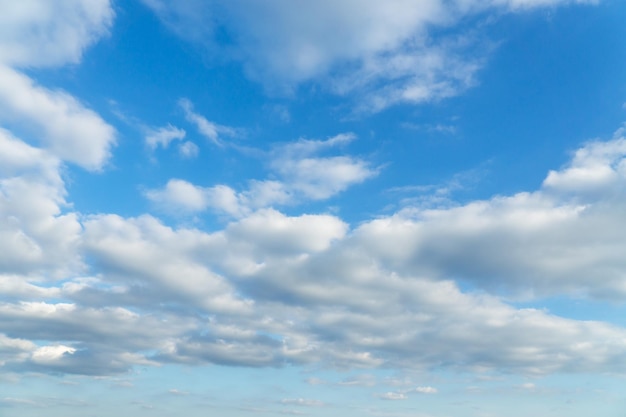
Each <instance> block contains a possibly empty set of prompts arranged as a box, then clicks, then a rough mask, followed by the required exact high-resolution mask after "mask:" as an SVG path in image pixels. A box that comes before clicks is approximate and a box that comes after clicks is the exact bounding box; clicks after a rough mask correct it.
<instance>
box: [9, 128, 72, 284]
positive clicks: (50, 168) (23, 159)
mask: <svg viewBox="0 0 626 417" xmlns="http://www.w3.org/2000/svg"><path fill="white" fill-rule="evenodd" d="M0 151H1V152H0V271H1V272H0V274H26V275H29V274H37V273H39V274H43V275H44V276H51V277H55V276H62V275H63V274H66V273H70V272H72V271H76V270H77V269H80V268H81V264H82V262H81V260H80V257H79V256H77V254H76V249H77V247H78V243H79V238H80V233H81V226H80V224H79V222H78V219H77V216H76V215H75V214H74V213H64V208H65V207H66V205H67V203H66V201H65V193H66V192H65V186H64V183H63V180H62V179H61V176H60V174H59V167H60V161H59V160H58V159H57V158H55V157H54V156H52V155H50V154H49V153H48V152H46V151H43V150H41V149H37V148H34V147H32V146H30V145H27V144H26V143H24V142H22V141H20V140H19V139H17V138H15V137H14V136H12V135H11V134H10V133H9V132H8V131H5V130H2V129H0Z"/></svg>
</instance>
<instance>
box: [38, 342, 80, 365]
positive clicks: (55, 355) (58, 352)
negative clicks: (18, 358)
mask: <svg viewBox="0 0 626 417" xmlns="http://www.w3.org/2000/svg"><path fill="white" fill-rule="evenodd" d="M75 352H76V349H75V348H73V347H70V346H63V345H54V346H42V347H40V348H37V350H35V351H34V352H33V356H32V359H33V361H34V362H36V363H43V364H47V363H50V362H56V361H58V360H59V359H61V358H63V356H65V355H73V354H74V353H75Z"/></svg>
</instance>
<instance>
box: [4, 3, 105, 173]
mask: <svg viewBox="0 0 626 417" xmlns="http://www.w3.org/2000/svg"><path fill="white" fill-rule="evenodd" d="M0 9H2V15H1V16H0V122H1V123H3V124H4V125H5V126H10V127H11V128H12V130H13V131H14V132H16V131H19V132H20V135H19V136H21V137H23V138H34V140H30V141H31V142H34V141H39V142H40V143H42V144H43V145H44V146H45V147H46V148H47V149H49V150H50V151H51V152H53V153H54V154H55V155H57V156H58V157H60V158H61V159H63V160H66V161H70V162H74V163H76V164H78V165H81V166H83V167H85V168H87V169H91V170H97V169H100V168H102V166H103V164H104V163H105V162H106V161H107V159H108V158H109V156H110V150H111V147H112V146H113V145H114V144H115V139H116V138H115V130H114V129H113V127H112V126H110V125H109V124H107V123H106V122H105V121H104V120H102V118H100V116H99V115H97V114H96V113H95V112H93V111H92V110H89V109H88V108H86V107H85V106H84V105H83V104H82V103H80V102H79V101H78V100H77V99H75V98H74V97H72V96H70V95H69V94H67V93H64V92H62V91H54V90H50V89H47V88H44V87H42V86H39V85H37V83H36V82H35V81H33V80H32V79H30V78H29V77H28V76H26V75H24V74H22V73H21V72H19V71H17V70H16V69H15V68H32V67H42V66H58V65H63V64H67V63H77V62H79V61H80V58H81V56H82V53H83V50H84V49H85V48H86V47H88V46H89V45H91V44H93V43H94V42H95V41H96V40H97V39H99V38H100V37H102V36H103V35H104V34H106V33H107V30H108V28H109V26H110V25H111V23H112V21H113V17H114V12H113V9H112V7H111V4H110V2H109V1H108V0H95V1H90V0H68V1H64V2H62V3H59V4H52V3H50V2H48V1H45V0H25V1H21V2H18V3H16V2H12V1H8V0H2V1H0Z"/></svg>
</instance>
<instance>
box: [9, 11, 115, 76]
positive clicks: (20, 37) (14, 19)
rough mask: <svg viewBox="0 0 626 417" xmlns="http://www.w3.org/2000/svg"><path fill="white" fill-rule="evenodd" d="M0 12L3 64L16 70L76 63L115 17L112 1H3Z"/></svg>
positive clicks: (104, 32) (106, 30)
mask: <svg viewBox="0 0 626 417" xmlns="http://www.w3.org/2000/svg"><path fill="white" fill-rule="evenodd" d="M0 9H2V15H1V16H0V28H2V29H0V45H2V47H1V48H0V62H2V63H4V64H7V65H10V66H13V67H42V66H57V65H63V64H66V63H77V62H79V61H80V59H81V56H82V53H83V51H84V50H85V48H87V47H88V46H90V45H92V44H93V43H94V42H96V41H97V40H98V39H99V38H101V37H102V36H104V35H106V34H107V33H108V30H109V28H110V26H111V24H112V23H113V18H114V16H115V13H114V11H113V7H112V5H111V2H110V1H109V0H67V1H63V2H60V3H54V4H53V3H50V2H48V1H45V0H25V1H20V2H14V1H11V0H1V1H0ZM4 76H5V75H2V76H0V78H3V77H4Z"/></svg>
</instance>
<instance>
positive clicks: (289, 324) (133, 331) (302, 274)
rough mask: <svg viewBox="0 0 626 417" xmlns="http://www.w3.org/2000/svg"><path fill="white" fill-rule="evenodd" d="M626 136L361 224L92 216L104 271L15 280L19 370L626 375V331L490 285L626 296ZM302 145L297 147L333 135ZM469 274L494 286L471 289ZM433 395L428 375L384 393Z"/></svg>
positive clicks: (89, 231) (275, 216)
mask: <svg viewBox="0 0 626 417" xmlns="http://www.w3.org/2000/svg"><path fill="white" fill-rule="evenodd" d="M333 140H337V141H340V140H343V139H333ZM624 141H625V139H624V138H623V137H621V136H618V137H616V138H614V139H613V140H611V141H608V142H591V143H589V144H587V145H585V146H584V147H583V148H581V149H580V150H579V151H578V152H577V153H576V154H575V156H574V158H573V160H572V162H571V163H570V164H569V165H567V166H565V167H563V168H562V169H560V170H558V171H553V172H551V173H549V174H548V176H547V179H546V181H545V182H544V185H543V186H542V187H541V188H540V189H539V190H537V191H534V192H530V193H522V194H518V195H513V196H508V197H505V196H498V197H494V198H492V199H490V200H485V201H477V202H471V203H468V204H466V205H462V206H457V207H448V208H440V209H433V208H426V209H422V208H420V207H414V208H412V209H405V210H403V211H401V212H398V213H396V214H395V215H392V216H389V217H384V218H378V219H374V220H371V221H368V222H364V223H363V224H361V225H359V226H358V227H356V228H353V229H350V227H349V226H348V225H347V224H346V223H344V222H343V221H341V219H339V218H337V217H335V216H332V215H328V214H325V215H300V216H293V217H291V216H287V215H285V214H282V213H280V212H278V211H276V210H274V209H261V210H258V211H253V212H251V213H248V214H244V215H243V216H242V217H241V218H240V219H237V220H233V221H232V222H231V223H229V224H228V225H227V226H226V227H225V228H224V229H223V230H218V231H215V232H211V233H208V232H205V231H201V230H197V229H187V228H179V229H175V228H172V227H170V226H167V225H164V224H163V223H162V222H161V221H159V220H158V219H156V218H154V217H152V216H149V215H144V216H141V217H138V218H123V217H120V216H116V215H98V216H91V217H88V218H86V219H85V220H84V221H83V222H82V225H81V226H82V228H83V229H77V230H76V232H75V234H76V235H77V239H78V241H79V242H78V246H75V247H73V249H72V251H70V252H71V253H72V254H73V255H74V256H80V257H85V258H88V259H90V268H91V277H89V276H87V277H86V276H85V275H72V274H71V273H67V274H66V275H65V276H64V277H67V278H63V279H60V280H59V281H57V282H56V283H52V284H53V285H50V284H47V285H45V286H44V285H42V284H41V283H40V282H39V280H40V279H41V276H40V275H37V274H34V273H33V274H31V275H30V276H29V275H27V274H26V273H25V272H24V271H20V270H19V268H17V267H14V268H13V269H14V270H15V273H14V276H13V277H12V278H8V277H5V278H4V279H2V280H0V285H1V286H2V288H3V294H6V295H5V296H4V301H3V302H2V303H0V324H1V326H0V328H2V329H3V335H2V338H0V343H2V345H1V346H2V347H1V348H0V352H2V355H3V356H2V357H3V361H4V362H5V367H7V369H12V370H49V371H61V372H73V373H86V374H103V373H111V372H120V371H123V370H125V369H128V368H129V367H131V366H133V365H136V364H156V363H169V362H174V363H192V364H201V363H217V364H222V365H245V366H280V365H283V364H287V363H291V364H307V363H321V364H324V365H325V366H329V367H337V368H355V367H356V368H359V367H362V368H375V367H390V368H402V369H416V370H423V369H432V368H439V367H448V368H454V369H462V370H468V371H474V372H486V371H493V370H499V371H508V372H516V373H522V374H526V375H542V374H547V373H553V372H617V373H623V372H626V369H625V368H624V366H623V364H624V363H626V362H625V361H624V359H626V357H625V354H624V352H626V329H623V328H619V327H615V326H612V325H609V324H607V323H602V322H594V321H579V320H574V319H568V318H564V317H558V316H555V315H553V314H550V313H549V312H547V311H544V310H538V309H533V308H523V309H520V308H515V307H513V306H511V305H508V304H506V303H505V302H503V301H502V300H501V299H500V298H499V297H498V296H496V295H490V294H489V292H490V291H492V289H493V288H496V289H498V290H499V289H501V288H506V289H508V290H510V291H511V292H514V293H520V294H522V295H524V296H526V297H532V296H536V295H541V294H568V293H574V294H576V295H578V296H580V295H581V294H582V295H587V296H590V297H605V296H607V295H610V296H612V297H614V298H619V299H621V300H623V299H624V297H625V296H626V293H625V292H624V291H623V284H622V282H623V276H621V275H619V274H620V272H619V271H623V270H624V265H623V256H622V254H623V253H624V251H623V249H624V245H625V244H626V239H624V234H623V233H619V230H616V227H615V225H616V224H622V223H623V220H624V219H623V211H624V210H621V209H619V208H621V207H623V206H624V202H626V194H625V193H624V190H625V189H624V184H626V176H625V175H624V174H625V173H626V172H625V171H624V170H622V169H621V167H622V166H623V162H622V161H623V160H624V157H625V156H626V155H625V154H624V146H623V143H624ZM3 146H4V147H5V148H7V149H12V150H11V152H12V154H13V155H15V156H16V157H15V158H14V160H15V161H16V162H15V165H20V166H24V167H28V166H29V165H28V161H29V158H35V161H37V164H36V167H37V169H41V170H44V171H45V167H46V163H50V162H46V161H47V159H46V158H45V157H44V156H42V155H45V153H42V151H39V150H36V149H34V148H31V147H28V145H24V144H22V143H19V142H17V141H15V140H14V141H13V142H11V141H5V144H4V145H3ZM293 146H294V147H295V148H299V149H295V150H294V149H292V150H291V152H294V153H298V152H303V150H302V149H310V148H314V149H318V148H319V147H320V146H331V144H329V143H327V142H326V141H325V142H307V141H301V142H296V143H295V144H294V145H293ZM20 155H21V156H20ZM37 158H39V159H37ZM3 167H5V165H3ZM581 167H584V169H583V168H581ZM5 169H6V168H5ZM10 169H17V168H10ZM21 169H25V168H21ZM581 169H583V170H586V171H585V172H587V174H588V177H589V178H597V177H599V176H601V177H606V178H612V180H611V181H609V182H607V184H610V186H608V185H607V187H606V188H604V192H594V193H591V194H589V193H588V192H587V190H588V188H587V187H586V184H585V182H584V181H581V182H580V187H579V189H573V188H572V184H571V183H570V182H569V181H567V180H566V179H567V178H568V177H569V176H570V175H579V174H578V173H579V172H580V170H581ZM607 170H609V171H611V173H610V174H606V172H608V171H607ZM591 171H593V173H592V172H591ZM51 172H52V173H53V174H54V172H55V171H54V165H52V171H51ZM599 173H603V174H601V175H600V174H599ZM596 174H597V175H596ZM3 175H7V174H3ZM53 176H54V175H53ZM557 178H558V179H563V180H562V181H561V180H559V181H557V180H556V179H557ZM40 180H41V178H40ZM83 230H84V231H83ZM55 249H56V247H55V248H49V249H48V248H46V249H45V251H51V250H55ZM29 253H30V252H29ZM15 259H18V258H15ZM13 262H17V261H15V260H14V261H13ZM18 265H19V262H17V263H16V266H18ZM8 268H10V265H6V264H5V265H4V266H3V270H5V271H6V270H8ZM458 280H466V281H467V282H472V283H473V284H474V285H475V286H479V287H482V288H485V289H486V290H487V292H467V291H462V290H461V289H460V288H459V286H458V284H457V283H456V282H455V281H458ZM18 283H19V284H18ZM26 292H28V293H30V294H31V295H30V301H25V299H24V298H22V294H24V293H26ZM10 294H14V298H11V297H10V296H9V295H10ZM59 300H61V301H59ZM34 341H44V344H41V345H40V344H37V343H41V342H37V343H35V342H34ZM434 392H435V390H434V389H432V388H430V387H419V386H418V387H417V388H407V389H406V390H404V389H402V390H398V391H390V392H389V393H387V394H381V398H387V399H396V400H397V399H403V398H406V397H408V396H409V395H411V394H419V393H421V394H429V393H434Z"/></svg>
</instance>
